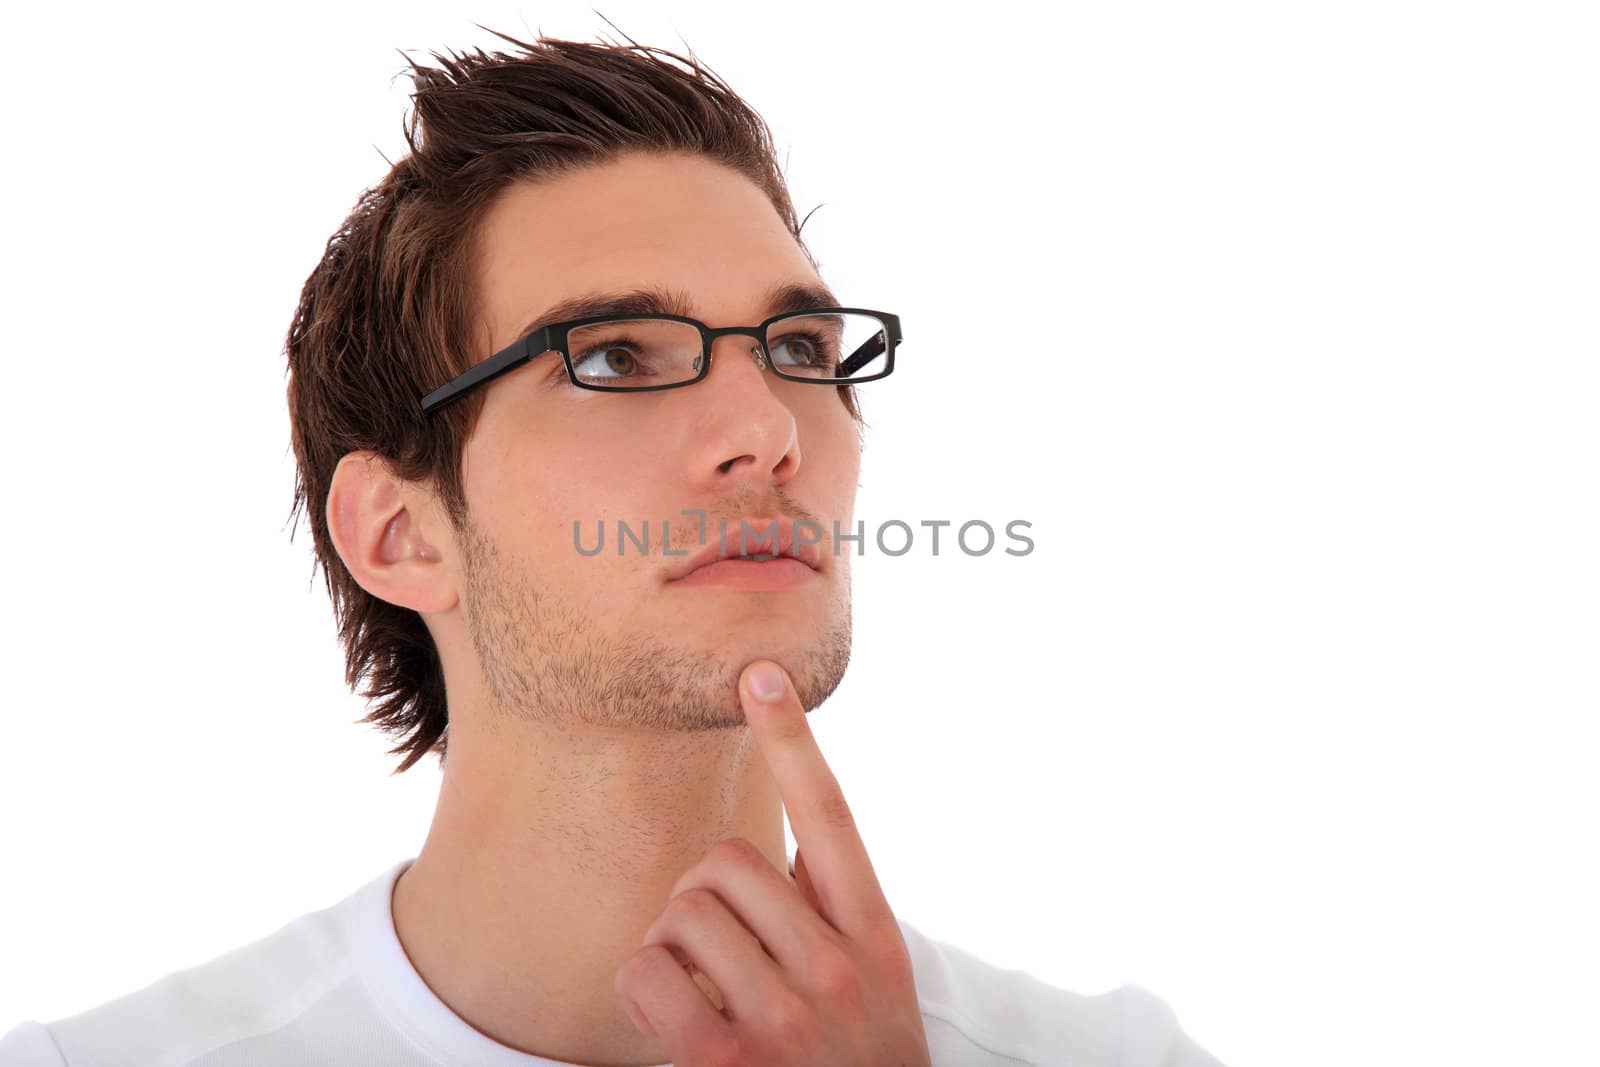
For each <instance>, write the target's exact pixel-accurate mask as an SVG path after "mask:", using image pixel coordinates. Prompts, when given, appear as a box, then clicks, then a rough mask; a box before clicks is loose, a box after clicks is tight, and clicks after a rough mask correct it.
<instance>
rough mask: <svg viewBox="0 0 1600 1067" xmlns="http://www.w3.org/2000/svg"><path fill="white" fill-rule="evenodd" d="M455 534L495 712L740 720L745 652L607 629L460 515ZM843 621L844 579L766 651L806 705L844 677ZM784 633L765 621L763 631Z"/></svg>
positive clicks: (582, 719)
mask: <svg viewBox="0 0 1600 1067" xmlns="http://www.w3.org/2000/svg"><path fill="white" fill-rule="evenodd" d="M459 533H460V544H461V552H462V569H463V572H464V580H465V584H466V590H465V595H464V608H465V611H466V616H467V620H468V627H469V630H470V632H471V636H472V645H473V649H474V650H475V651H476V653H477V656H478V662H479V665H480V668H481V670H482V673H483V678H484V683H485V687H486V690H487V693H488V697H489V699H490V701H491V703H492V704H493V705H494V707H495V709H496V712H497V713H498V714H500V715H504V716H508V717H511V718H523V719H535V720H538V721H541V722H569V723H582V724H585V725H590V726H605V727H626V728H634V729H637V728H645V729H657V730H668V731H678V732H694V731H706V730H727V729H731V728H734V727H739V726H744V725H746V722H745V714H744V710H743V708H742V707H741V705H740V703H739V694H738V684H739V675H740V673H741V672H742V671H743V669H744V667H745V664H746V662H748V660H745V661H735V660H733V659H730V658H729V657H728V656H726V655H724V654H722V653H719V652H718V651H716V650H714V649H706V648H693V647H689V646H686V645H684V644H679V643H674V642H673V641H672V640H671V639H670V637H668V636H665V635H662V634H658V633H651V632H639V631H635V632H629V633H621V634H619V633H617V632H615V631H614V630H613V629H611V628H610V627H609V626H608V625H607V624H605V623H603V622H601V621H600V620H599V619H598V618H597V617H596V616H595V615H593V614H592V613H590V612H588V611H586V610H584V608H583V607H582V605H581V603H580V602H579V601H577V600H574V599H571V598H568V597H566V596H563V595H561V594H559V593H556V592H553V591H551V590H548V589H545V590H541V589H539V588H538V587H537V584H536V583H535V582H533V581H532V580H531V579H530V578H529V576H528V574H527V573H526V571H525V570H524V569H523V568H522V567H521V566H520V565H519V564H518V562H517V561H514V560H512V559H510V558H509V557H507V556H506V555H505V554H504V553H502V552H501V551H500V550H499V548H498V547H497V546H496V544H495V543H494V541H493V540H492V539H491V538H490V537H488V536H487V535H486V534H485V533H484V531H482V530H481V529H480V528H478V527H477V526H476V525H474V524H473V522H472V520H471V518H470V517H469V518H467V519H466V520H465V522H464V526H463V527H462V529H461V530H460V531H459ZM758 595H759V594H758ZM850 623H851V620H850V590H849V584H848V582H847V581H844V582H840V583H839V587H838V588H837V589H836V591H835V594H834V596H833V598H832V599H831V601H830V603H829V606H828V610H827V614H826V618H825V619H824V620H823V622H822V625H821V627H820V628H819V629H818V631H817V633H816V636H815V638H814V639H813V640H811V641H808V642H806V643H805V644H804V645H803V646H802V647H801V648H800V649H797V650H795V651H793V652H789V653H787V654H786V655H784V656H783V657H782V658H778V657H776V656H774V657H773V658H775V659H778V662H779V663H781V664H782V666H783V667H784V668H785V669H786V670H787V671H788V672H789V676H790V677H791V678H792V679H793V681H794V685H795V691H796V692H797V693H798V694H799V697H800V703H801V706H802V707H803V708H804V709H805V710H806V711H808V712H809V711H811V710H812V709H814V708H816V707H818V706H819V705H821V704H822V702H823V701H825V700H827V699H828V697H829V696H831V695H832V694H833V691H834V689H836V688H837V687H838V685H839V682H840V680H841V679H842V678H843V677H844V672H845V668H846V667H847V666H848V665H849V662H850ZM785 632H788V628H786V627H774V637H775V638H779V637H781V636H782V635H783V634H784V633H785ZM749 658H752V659H753V658H756V657H755V656H751V657H749Z"/></svg>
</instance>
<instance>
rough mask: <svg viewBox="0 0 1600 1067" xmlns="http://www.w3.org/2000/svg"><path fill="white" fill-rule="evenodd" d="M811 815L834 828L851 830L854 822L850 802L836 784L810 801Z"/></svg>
mask: <svg viewBox="0 0 1600 1067" xmlns="http://www.w3.org/2000/svg"><path fill="white" fill-rule="evenodd" d="M811 816H812V818H814V819H816V820H817V821H818V822H821V823H822V824H823V825H825V826H830V827H833V828H834V829H836V830H851V829H854V828H855V824H856V820H855V816H854V815H853V814H852V813H851V811H850V804H849V802H848V801H846V800H845V798H844V793H843V791H842V790H840V789H839V788H838V787H837V786H834V787H832V788H830V789H827V790H825V791H824V792H823V793H822V795H821V796H819V797H817V798H816V799H815V800H813V801H812V802H811Z"/></svg>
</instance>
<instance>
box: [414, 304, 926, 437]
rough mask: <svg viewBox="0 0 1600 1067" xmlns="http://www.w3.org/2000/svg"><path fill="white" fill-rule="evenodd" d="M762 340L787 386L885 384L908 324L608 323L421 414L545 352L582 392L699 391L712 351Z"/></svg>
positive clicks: (544, 339)
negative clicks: (729, 342) (740, 338)
mask: <svg viewBox="0 0 1600 1067" xmlns="http://www.w3.org/2000/svg"><path fill="white" fill-rule="evenodd" d="M726 334H742V335H744V336H746V337H751V338H754V339H755V341H756V344H755V345H752V346H751V349H750V354H751V356H753V357H754V358H755V361H756V366H758V367H761V368H763V369H768V370H771V371H772V373H774V374H776V375H777V376H778V377H780V378H782V379H784V380H785V381H791V382H808V383H810V384H812V385H832V386H844V385H855V384H857V383H858V382H872V381H877V380H878V379H879V378H887V377H888V376H889V374H890V373H891V372H893V370H894V353H895V348H896V346H897V345H899V343H900V340H901V334H900V317H899V316H898V315H892V314H890V313H889V312H887V311H872V310H869V309H867V308H842V307H821V308H811V309H808V310H806V311H793V312H788V313H786V314H783V315H774V316H773V317H772V318H770V319H768V320H766V321H765V322H763V323H761V324H760V325H758V326H725V327H722V328H721V329H712V328H711V327H709V326H707V325H706V324H705V323H703V322H700V321H698V320H696V319H690V318H684V317H683V316H681V315H602V316H595V317H592V318H585V319H573V320H572V321H571V322H560V323H555V324H553V325H550V326H546V327H544V328H543V329H540V330H535V331H534V332H533V333H530V334H528V335H527V336H526V337H523V338H521V339H520V340H518V341H516V342H514V343H513V344H510V345H508V346H507V347H505V348H503V349H501V350H500V351H499V352H496V353H495V354H494V355H492V356H490V357H489V358H488V359H486V360H484V361H483V362H481V363H479V364H477V365H476V366H474V367H472V368H471V369H470V370H468V371H467V372H466V373H464V374H461V375H459V376H458V377H456V378H455V379H453V380H451V381H449V382H447V383H446V384H444V385H441V386H440V387H439V388H437V389H435V390H434V391H433V392H431V393H429V394H428V395H427V396H424V397H423V398H422V412H423V414H425V415H426V414H430V413H431V412H434V411H436V410H438V409H439V408H441V407H443V406H444V405H446V404H448V403H450V402H452V401H455V400H459V399H460V398H461V397H462V396H464V395H466V394H467V393H468V392H470V391H471V390H473V389H476V388H477V387H478V386H480V385H485V384H487V383H489V382H491V381H493V380H494V379H496V378H498V377H500V376H501V375H502V374H508V373H510V372H511V371H513V370H516V369H517V368H518V367H520V366H522V365H523V364H524V363H527V362H529V361H530V360H533V359H534V358H536V357H538V356H542V355H544V354H545V353H546V352H558V353H560V355H561V361H562V362H563V363H564V364H566V368H567V378H568V379H569V380H570V381H571V382H572V384H573V385H575V386H577V387H578V388H579V389H593V390H596V391H598V392H602V393H643V392H651V391H654V390H659V389H678V388H682V387H683V386H685V385H693V384H694V383H695V382H698V381H700V380H701V379H703V378H704V377H705V376H706V375H707V374H709V373H710V372H711V344H712V342H713V341H715V340H716V339H717V338H719V337H722V336H724V335H726Z"/></svg>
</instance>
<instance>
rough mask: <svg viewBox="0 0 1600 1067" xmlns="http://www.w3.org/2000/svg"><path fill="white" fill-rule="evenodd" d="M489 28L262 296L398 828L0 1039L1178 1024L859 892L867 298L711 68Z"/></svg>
mask: <svg viewBox="0 0 1600 1067" xmlns="http://www.w3.org/2000/svg"><path fill="white" fill-rule="evenodd" d="M507 40H512V41H513V43H514V44H516V45H517V46H518V47H519V48H520V49H522V51H520V52H517V53H513V54H494V55H487V56H486V55H484V54H483V53H481V52H480V53H478V54H477V55H476V56H469V57H455V58H453V59H446V60H443V61H442V62H443V64H444V65H443V67H442V69H424V68H417V75H418V86H419V89H418V93H417V95H416V98H415V102H416V114H415V116H414V118H413V125H412V128H411V130H410V132H409V133H408V140H409V141H410V142H411V147H412V154H411V155H410V156H408V157H406V158H404V159H402V160H401V161H400V163H398V164H397V165H396V166H395V167H394V169H393V170H392V171H391V172H390V174H389V175H388V176H387V177H386V178H385V179H384V181H383V182H382V183H380V184H379V185H378V186H377V187H376V188H374V189H372V190H369V191H368V193H367V194H366V195H365V196H364V197H363V198H362V199H361V201H360V203H359V204H358V205H357V207H356V209H355V210H354V211H353V212H352V214H351V215H350V217H349V219H348V220H347V221H346V223H345V225H344V226H343V227H342V228H341V230H340V231H339V232H338V233H337V234H336V235H335V236H334V238H333V239H332V240H331V241H330V242H329V244H328V247H327V251H326V253H325V255H324V257H323V259H322V261H321V263H320V264H319V265H318V266H317V268H316V269H315V271H313V273H312V275H311V277H310V278H309V280H308V281H307V283H306V286H305V288H304V291H303V294H302V298H301V304H300V308H299V312H298V314H297V316H296V319H295V321H294V324H293V326H292V328H291V330H290V332H289V336H288V357H289V363H290V369H291V372H292V377H291V381H290V385H289V391H288V394H289V404H290V411H291V416H292V424H293V435H294V447H295V454H296V459H297V461H298V464H299V471H300V478H301V482H300V484H299V485H298V486H297V487H296V490H297V492H296V504H297V506H298V505H301V504H304V505H305V506H307V508H308V511H309V515H310V520H311V525H312V530H313V535H314V539H315V545H316V553H317V557H318V560H319V561H320V562H321V563H322V565H323V566H324V568H325V571H326V574H327V580H328V584H329V591H330V595H331V596H332V598H333V600H334V604H335V607H336V610H337V611H338V615H339V618H340V623H341V636H342V639H343V641H344V643H345V646H346V650H347V656H348V663H349V668H350V678H351V679H352V681H354V680H355V679H356V678H358V677H361V676H363V675H365V676H367V677H368V679H369V683H368V689H367V692H366V695H367V696H369V697H371V698H373V699H374V700H375V701H377V707H376V709H375V710H374V712H373V714H372V715H371V716H370V719H371V720H372V721H374V722H376V723H377V724H379V725H380V726H381V727H382V728H384V729H386V730H389V731H391V732H393V733H395V734H397V735H399V736H401V737H402V739H403V742H402V744H401V745H400V746H399V747H398V748H397V749H396V751H402V752H405V753H406V758H405V760H404V762H403V763H402V764H401V767H400V768H399V769H400V770H401V771H403V770H405V769H406V768H407V767H409V766H411V765H412V764H413V763H414V762H415V761H416V760H418V759H419V758H421V757H422V756H423V755H425V754H426V753H427V752H430V751H437V752H438V753H439V756H440V760H441V763H442V766H443V785H442V788H441V792H440V796H439V802H438V808H437V811H436V813H435V816H434V820H433V824H432V827H431V829H430V830H429V833H428V836H427V840H426V841H425V843H424V844H423V846H422V848H421V850H420V853H419V854H418V855H417V856H416V857H415V859H414V860H406V861H403V862H400V863H397V864H395V865H394V866H392V867H390V868H389V869H388V870H387V871H384V872H383V873H382V874H381V875H380V876H379V877H377V878H376V879H375V880H373V881H372V882H371V883H370V884H368V885H367V886H365V887H363V888H361V889H359V890H358V891H357V892H355V893H353V894H352V895H351V896H350V897H348V898H347V899H346V900H344V901H342V902H340V903H338V904H335V905H334V906H332V907H330V908H328V909H326V910H323V911H319V912H315V913H312V914H309V915H306V916H304V917H302V918H301V919H299V920H297V921H295V922H293V923H291V924H289V925H288V926H286V927H284V928H283V929H282V930H280V931H278V932H277V933H275V934H273V935H271V936H269V937H266V938H264V939H263V940H261V941H258V942H255V943H254V944H251V945H247V946H245V947H243V948H240V949H238V950H236V951H234V952H232V953H229V954H227V955H225V956H222V957H220V958H218V959H216V960H213V961H211V962H209V963H205V964H202V965H200V966H197V967H194V968H190V969H188V970H185V971H181V972H178V973H176V974H173V975H169V976H168V977H166V978H164V979H162V980H161V981H159V982H156V983H154V984H153V985H151V986H150V987H148V988H147V989H144V990H141V991H139V992H136V993H133V994H131V995H129V996H126V997H123V998H121V999H119V1000H116V1001H112V1002H111V1003H109V1004H105V1005H102V1006H100V1007H98V1008H95V1009H93V1010H90V1011H87V1012H85V1013H83V1014H80V1015H77V1016H73V1017H71V1018H67V1019H62V1020H58V1021H55V1022H52V1023H50V1024H49V1025H48V1026H42V1025H40V1024H38V1023H25V1024H23V1025H21V1026H19V1027H17V1028H16V1029H14V1030H13V1031H12V1032H11V1033H10V1034H9V1035H7V1037H6V1038H5V1039H4V1040H3V1041H0V1062H4V1063H6V1064H12V1063H17V1064H41V1065H42V1064H63V1063H65V1064H71V1065H78V1064H91V1063H92V1064H108V1063H127V1064H155V1063H161V1064H180V1063H181V1064H196V1065H199V1064H206V1065H213V1064H214V1065H222V1064H244V1063H250V1064H278V1063H282V1064H323V1063H327V1064H389V1065H397V1064H398V1065H412V1064H415V1065H423V1064H449V1065H463V1067H465V1065H478V1064H508V1065H509V1064H528V1065H537V1064H550V1063H557V1064H596V1065H598V1064H660V1063H665V1062H667V1061H669V1060H670V1061H672V1062H673V1063H675V1064H677V1065H678V1067H699V1065H710V1064H734V1063H738V1064H750V1065H778V1064H796V1065H798V1064H807V1065H815V1064H827V1065H830V1067H847V1065H868V1064H872V1065H883V1064H896V1065H901V1064H903V1065H912V1064H940V1065H952V1067H953V1065H958V1064H959V1065H974V1064H995V1065H999V1064H1007V1065H1013V1067H1014V1065H1017V1064H1038V1065H1044V1064H1073V1065H1082V1067H1089V1065H1102V1064H1103V1065H1111V1064H1119V1065H1120V1064H1129V1065H1131V1064H1149V1065H1156V1064H1163V1065H1182V1067H1206V1065H1214V1064H1216V1062H1217V1061H1216V1060H1214V1059H1213V1058H1212V1057H1210V1056H1209V1055H1208V1054H1206V1053H1205V1052H1203V1051H1202V1050H1200V1049H1199V1048H1198V1047H1196V1045H1195V1044H1194V1043H1193V1042H1192V1041H1190V1040H1189V1039H1188V1038H1187V1037H1186V1036H1185V1035H1184V1034H1183V1033H1182V1032H1181V1030H1180V1029H1179V1027H1178V1025H1177V1022H1176V1019H1175V1017H1174V1015H1173V1013H1172V1011H1171V1010H1170V1009H1169V1008H1168V1007H1167V1006H1166V1005H1165V1004H1164V1003H1163V1002H1162V1001H1160V1000H1159V999H1157V998H1156V997H1154V996H1152V995H1151V994H1150V993H1148V992H1146V991H1144V990H1142V989H1140V988H1139V987H1137V986H1131V985H1130V986H1124V987H1123V988H1121V989H1119V990H1116V991H1114V992H1109V993H1104V994H1100V995H1097V996H1082V995H1078V994H1073V993H1070V992H1067V991H1065V990H1061V989H1056V988H1053V987H1051V986H1048V985H1046V984H1044V983H1042V982H1040V981H1038V980H1037V979H1034V978H1032V977H1031V976H1029V975H1026V974H1023V973H1021V972H1018V971H1012V970H1001V969H998V968H995V967H993V966H991V965H989V964H986V963H984V962H982V961H980V960H978V959H975V958H973V957H972V956H970V955H968V954H966V953H963V952H961V951H960V950H959V949H956V948H953V947H951V946H948V945H945V944H942V943H939V942H936V941H932V940H930V939H928V938H926V937H924V936H923V935H922V934H920V933H919V932H918V931H916V930H915V929H913V928H911V927H909V926H907V925H906V924H904V923H902V922H900V921H899V920H898V919H897V918H896V917H895V916H894V914H893V912H892V910H891V909H890V906H889V904H888V902H887V901H886V899H885V896H884V893H883V890H882V888H881V886H880V885H879V883H878V881H877V879H876V877H875V875H874V873H873V869H872V865H871V862H870V860H869V858H868V852H867V848H866V845H865V844H864V843H863V841H862V839H861V837H860V835H859V834H858V832H857V830H856V827H855V825H854V823H853V821H852V819H851V817H850V814H849V807H848V804H847V803H846V800H845V798H844V795H843V793H842V792H841V790H840V787H839V783H838V782H837V781H836V780H835V779H834V777H833V776H832V774H831V773H830V772H829V770H828V766H827V764H826V762H825V761H824V759H823V756H822V754H821V752H820V751H819V750H818V748H817V745H816V743H815V741H814V739H813V737H812V735H811V732H810V729H809V726H808V724H807V721H806V713H807V712H809V711H810V710H812V709H813V708H815V707H817V706H818V705H820V704H821V703H822V702H823V701H824V700H825V699H826V698H827V697H828V695H829V694H830V693H832V692H833V690H834V688H835V686H837V684H838V683H839V680H840V678H841V677H842V675H843V673H844V670H845V666H846V663H847V661H848V659H849V652H850V584H849V579H850V555H849V552H848V542H843V543H842V544H841V542H842V539H841V537H840V533H841V532H843V533H845V534H848V533H849V532H850V531H852V530H854V528H855V526H854V519H853V509H854V498H855V487H856V484H857V479H858V473H859V466H860V455H861V438H860V435H859V421H858V418H857V409H856V406H855V394H854V389H855V388H857V387H859V386H860V385H862V384H864V383H868V382H875V381H879V380H881V379H882V378H883V377H884V376H886V375H888V374H889V372H890V371H891V370H892V368H893V360H894V358H895V355H896V353H897V349H898V343H899V339H900V331H899V321H898V319H897V317H896V316H895V315H894V314H893V313H892V312H891V311H887V310H884V309H870V308H861V307H858V306H854V302H853V301H850V300H846V299H844V298H841V297H839V296H836V295H835V294H833V293H831V292H829V291H828V288H827V286H826V285H825V284H824V283H823V281H822V279H821V278H820V276H819V275H818V273H817V270H816V268H815V264H814V262H813V260H812V258H811V256H810V254H809V252H807V250H806V249H805V248H804V246H803V244H802V243H801V241H800V238H799V225H798V223H797V222H796V219H795V213H794V209H793V207H792V205H791V203H790V201H789V197H788V194H787V192H786V190H785V188H784V185H783V180H782V176H781V173H780V171H779V168H778V166H777V164H776V162H775V159H774V153H773V151H772V145H771V140H770V133H769V132H768V130H767V128H766V126H765V124H764V123H763V122H762V120H761V119H760V118H759V117H758V116H757V115H756V114H755V113H754V112H753V111H751V110H750V109H749V108H748V106H747V105H745V104H744V103H743V102H742V101H740V100H739V99H738V97H736V96H735V95H734V94H733V93H732V92H731V90H729V89H728V88H727V86H726V85H724V84H723V83H722V82H721V81H720V80H719V79H717V78H716V77H715V76H714V75H712V74H710V73H709V72H708V71H705V70H704V68H702V67H700V66H699V65H698V64H697V63H694V62H692V61H690V60H684V59H683V58H682V57H678V56H675V55H673V54H672V53H666V52H661V51H660V50H657V49H649V48H644V47H641V46H637V45H635V46H633V47H631V48H624V47H619V46H599V45H588V44H579V43H575V42H565V41H553V40H549V39H543V38H542V39H541V40H540V41H539V42H537V43H535V44H531V45H529V44H524V43H523V42H520V41H515V40H514V39H511V38H507ZM661 57H668V58H670V59H674V60H678V61H679V62H680V63H683V64H686V65H688V67H689V69H688V70H684V69H682V68H680V67H679V66H675V65H674V64H672V63H670V62H667V61H666V59H664V58H661ZM414 66H415V65H414ZM419 123H420V126H421V131H422V132H421V136H420V137H418V136H416V134H417V125H418V124H419ZM852 295H853V294H852ZM864 299H866V301H867V303H868V304H870V303H871V299H870V297H865V298H864ZM639 316H656V317H655V318H654V320H653V321H642V320H641V319H640V318H639ZM661 316H668V317H661ZM596 320H601V321H596ZM717 331H725V332H721V333H719V332H717ZM841 382H845V383H847V384H840V383H841ZM876 387H877V388H885V387H889V386H876ZM641 519H642V520H643V522H641V521H640V520H641ZM623 523H628V524H631V530H630V533H631V534H632V535H633V536H632V538H631V539H629V540H626V541H623V540H621V538H622V537H623V536H624V535H623V532H622V529H621V524H623ZM641 527H642V530H641ZM724 530H726V531H727V534H728V536H727V537H723V536H721V534H722V531H724ZM608 533H609V534H610V536H611V537H612V538H613V540H611V541H609V542H607V541H605V540H604V538H605V537H606V535H607V534H608ZM641 533H642V534H643V537H642V539H641V538H639V536H638V535H639V534H641ZM769 535H770V536H769ZM749 536H753V537H755V538H756V539H757V540H756V541H754V542H753V543H751V542H748V541H746V542H745V543H741V542H742V541H744V539H745V538H746V537H749ZM597 538H599V539H601V542H600V543H601V545H602V548H603V549H604V550H602V551H598V552H596V551H593V548H594V545H595V542H596V539H597ZM808 542H809V543H808ZM623 549H627V550H623ZM735 556H743V557H745V558H743V559H738V560H735V559H732V558H727V557H735ZM767 556H772V557H775V558H762V557H767ZM447 740H448V758H447V757H446V742H447ZM785 811H787V813H788V816H789V818H790V821H791V823H792V825H793V828H794V834H795V839H796V841H797V844H798V849H797V853H796V856H795V862H794V863H793V864H790V863H789V862H788V859H787V857H786V856H785V850H784V833H783V817H784V813H785Z"/></svg>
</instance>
